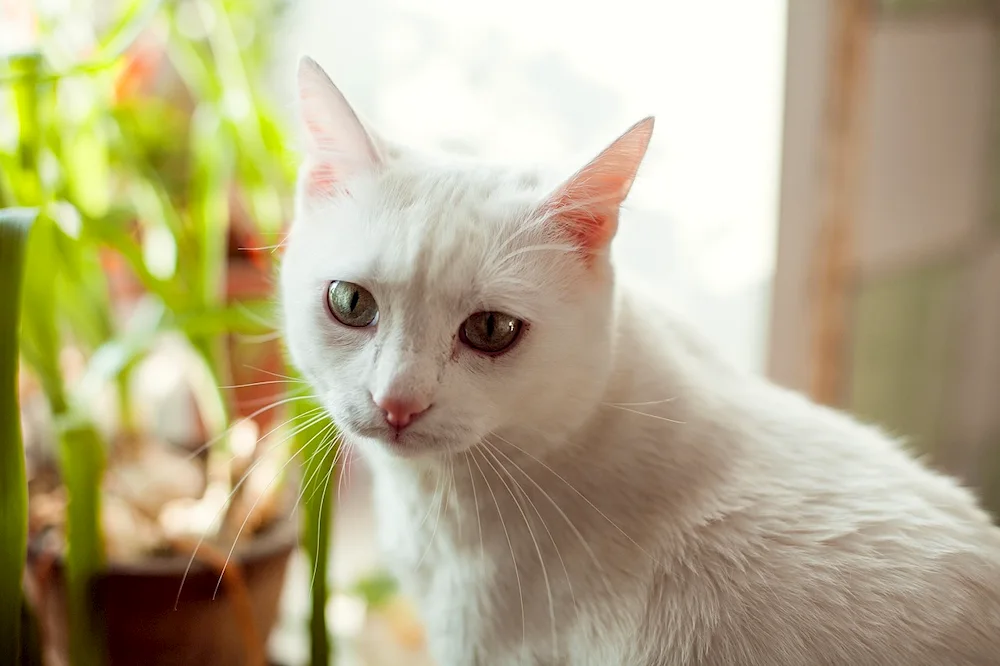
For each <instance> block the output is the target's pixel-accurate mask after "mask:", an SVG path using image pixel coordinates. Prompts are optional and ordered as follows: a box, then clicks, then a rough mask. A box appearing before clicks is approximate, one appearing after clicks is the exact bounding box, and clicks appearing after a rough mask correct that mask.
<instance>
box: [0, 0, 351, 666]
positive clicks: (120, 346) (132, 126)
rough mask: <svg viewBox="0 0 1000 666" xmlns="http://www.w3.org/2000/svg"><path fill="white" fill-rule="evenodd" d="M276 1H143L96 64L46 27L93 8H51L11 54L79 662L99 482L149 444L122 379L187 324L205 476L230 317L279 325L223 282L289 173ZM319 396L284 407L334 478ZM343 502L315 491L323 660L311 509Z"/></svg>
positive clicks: (320, 519) (220, 401) (19, 173)
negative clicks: (277, 76)
mask: <svg viewBox="0 0 1000 666" xmlns="http://www.w3.org/2000/svg"><path fill="white" fill-rule="evenodd" d="M281 7H282V3H281V2H250V1H249V0H197V1H194V0H185V1H184V2H178V3H168V4H165V5H161V4H160V3H159V2H155V1H154V2H139V1H137V0H133V1H132V2H129V3H127V4H126V6H125V8H124V11H123V13H122V16H121V18H120V19H119V20H117V21H116V22H115V24H114V25H113V26H112V27H111V28H110V29H109V30H108V32H107V35H106V37H104V38H103V39H102V40H100V42H99V43H98V44H96V45H95V48H94V54H95V55H93V56H92V58H91V59H88V60H87V61H85V62H83V64H80V63H79V62H78V61H76V60H74V56H75V54H73V53H66V52H64V50H63V48H62V46H61V44H60V43H59V41H58V40H55V39H51V40H49V39H46V37H45V36H46V35H51V34H56V33H58V29H59V28H60V25H61V24H62V23H64V22H68V21H74V20H76V21H78V20H80V17H79V16H73V15H71V14H60V15H58V16H40V17H39V18H40V24H41V26H42V36H43V37H42V39H41V42H40V44H39V47H40V48H39V50H37V51H35V52H31V53H25V54H19V55H16V56H12V57H9V58H7V59H6V60H5V61H0V126H4V125H5V126H7V127H11V126H13V127H15V128H16V130H17V134H16V137H14V138H13V140H12V141H11V142H10V143H7V144H5V143H4V136H3V134H2V133H0V206H15V205H16V206H32V207H36V208H37V209H38V220H37V222H36V224H35V230H34V231H33V232H32V233H33V240H32V243H31V247H30V250H29V256H28V257H27V264H28V266H29V267H30V268H31V270H29V271H28V273H27V277H26V280H25V285H24V293H25V307H24V308H23V312H22V316H23V321H22V326H21V328H22V335H21V354H22V358H23V360H24V361H25V362H26V365H27V366H28V367H30V368H31V370H32V372H33V374H34V375H35V376H36V377H37V378H38V380H39V383H40V384H41V386H42V388H43V391H44V393H45V395H46V398H47V402H48V404H49V406H50V408H51V411H52V413H53V417H54V421H55V425H56V432H57V435H58V447H57V450H58V463H59V470H60V474H61V478H62V483H63V485H64V487H65V489H66V491H67V495H68V497H69V505H68V510H67V540H68V550H67V552H66V566H67V573H68V582H69V601H70V613H69V617H70V621H71V626H70V633H71V654H72V656H73V660H74V664H87V663H99V662H100V655H101V652H102V650H101V646H100V643H99V633H98V632H95V631H93V627H90V626H88V624H87V618H88V617H89V616H90V613H89V609H88V598H87V591H88V585H89V584H90V581H91V580H92V578H93V576H94V575H95V574H96V573H98V572H99V571H100V570H101V569H102V567H103V566H104V539H103V535H102V533H101V528H100V516H101V505H100V499H101V493H100V489H101V482H102V477H103V475H104V470H105V467H106V465H107V464H108V461H107V457H108V455H109V454H110V455H111V456H112V457H113V456H115V455H116V453H119V452H120V451H119V448H120V447H122V446H125V447H128V446H142V438H141V437H140V436H139V435H140V433H138V432H137V430H138V428H139V426H138V425H137V424H136V423H135V418H134V417H135V409H134V405H132V404H131V397H130V396H131V393H130V391H129V386H130V384H131V382H132V372H133V370H134V368H135V367H136V365H137V364H138V363H139V361H140V360H141V359H142V358H143V357H144V355H145V354H146V353H147V352H148V351H149V350H150V349H151V348H152V347H153V345H154V344H155V343H156V341H157V340H159V339H160V338H161V337H162V336H163V335H165V334H168V333H173V334H180V335H181V336H182V337H183V338H184V339H185V340H187V342H188V343H189V345H190V347H191V349H193V350H194V351H195V352H196V353H197V354H198V356H199V357H200V358H201V360H202V362H203V365H204V368H205V370H206V372H207V374H208V375H209V376H210V377H211V378H212V382H211V384H212V385H211V386H209V387H208V390H205V391H201V392H200V393H199V394H198V397H199V400H198V402H199V412H200V414H201V416H202V418H203V419H204V421H205V422H206V425H207V429H208V431H209V434H210V435H217V436H218V437H219V438H220V440H221V445H220V446H217V447H213V449H212V450H211V452H210V454H209V455H210V461H209V463H208V465H207V466H206V467H207V469H208V470H209V473H210V474H211V473H213V470H219V469H221V470H222V473H223V475H224V476H225V475H226V474H228V473H229V471H230V470H229V468H228V466H227V463H228V460H229V458H230V457H231V453H230V452H229V451H227V450H226V438H225V437H224V436H223V435H224V433H225V432H226V430H227V427H228V426H229V424H230V422H231V421H232V414H231V411H230V404H229V401H228V400H227V396H226V395H225V393H224V391H223V389H222V388H219V387H222V386H224V385H226V384H227V383H229V382H228V380H227V377H228V375H229V367H228V358H227V354H226V349H225V348H224V347H223V344H222V343H223V341H224V340H225V336H227V335H229V334H232V333H234V332H235V333H243V334H251V335H258V334H262V333H266V332H269V329H270V327H269V326H268V324H267V321H266V320H267V313H268V311H269V308H270V305H269V303H268V302H267V299H266V298H261V299H259V300H245V299H244V300H242V301H240V302H235V303H234V302H231V301H230V299H229V298H228V297H227V293H226V273H227V262H228V261H229V258H228V250H229V242H230V237H231V235H232V233H233V229H232V228H231V222H232V221H233V220H234V219H239V218H240V217H241V216H242V217H246V218H249V220H250V221H251V224H250V226H249V229H244V230H243V231H249V232H250V233H251V234H254V235H256V236H266V235H267V234H276V233H278V232H279V231H280V229H281V227H282V223H283V221H284V218H285V217H286V215H287V207H286V203H287V202H286V199H287V196H288V194H289V192H290V189H291V187H290V186H291V182H292V179H293V175H294V166H293V164H292V161H291V160H290V156H289V154H288V152H287V150H286V146H285V143H286V142H285V137H284V133H283V131H282V128H281V123H280V122H279V121H278V118H277V116H276V114H275V112H274V110H273V109H272V107H271V104H270V103H269V98H268V95H267V92H266V90H265V89H264V86H263V83H262V80H263V76H262V70H263V67H264V65H265V64H266V62H267V60H268V56H269V51H268V44H267V40H266V39H264V37H265V36H266V34H264V31H260V30H258V29H259V28H260V27H262V26H265V25H267V23H268V21H269V19H270V18H271V17H273V16H274V15H275V14H276V13H277V12H278V11H280V9H281ZM192 12H193V13H192ZM206 13H207V14H211V20H205V19H206V15H207V14H206ZM150 30H156V31H157V32H158V34H160V35H163V36H166V39H165V40H162V42H160V41H154V43H153V44H152V46H149V45H148V44H146V43H144V42H143V40H142V36H143V35H144V34H147V33H148V32H149V31H150ZM248 30H249V31H250V34H249V35H248ZM254 31H256V32H257V34H253V33H254ZM152 71H156V72H161V73H162V72H163V71H167V72H168V73H170V74H172V75H174V76H173V78H172V79H170V80H171V82H170V83H169V84H168V86H169V87H168V89H167V90H158V91H153V92H150V91H149V90H148V88H149V87H150V86H152V85H153V83H152V78H153V77H152V76H151V72H152ZM243 211H245V212H246V215H244V214H243ZM109 258H110V259H113V262H112V263H109V261H108V260H109ZM263 258H264V259H268V258H269V257H268V256H266V255H265V256H264V257H263ZM117 264H124V265H125V266H126V267H127V270H126V271H125V273H124V274H125V275H126V276H127V278H128V279H129V280H134V281H135V282H136V283H137V286H138V288H139V295H138V296H137V299H138V302H137V303H136V304H135V307H131V308H128V309H127V311H125V312H123V311H122V308H121V307H120V306H121V304H120V303H119V302H118V300H117V299H116V295H115V293H114V288H115V280H116V279H117V278H116V277H114V276H116V275H120V274H121V271H117V272H116V269H113V266H115V265H117ZM109 275H111V277H109ZM66 348H72V349H74V350H76V351H78V352H80V353H81V354H82V355H83V357H84V358H85V359H86V361H87V364H86V368H85V370H84V372H83V373H82V376H79V377H75V378H71V379H70V380H67V378H66V377H65V374H64V368H63V367H61V365H60V358H61V352H62V351H63V350H64V349H66ZM107 384H110V385H113V386H115V387H117V391H116V393H117V396H118V401H119V405H118V410H117V412H118V414H119V418H118V433H119V435H121V437H118V438H116V441H105V440H104V438H103V437H102V436H101V434H100V433H99V431H98V429H97V428H95V427H94V425H93V420H94V418H93V415H94V410H95V409H96V406H95V405H94V402H93V395H94V394H95V389H96V388H98V387H101V386H104V385H107ZM294 404H295V403H293V406H294ZM302 404H304V401H303V403H302ZM309 414H313V415H314V414H315V412H309V413H308V414H307V413H306V412H304V411H302V410H299V411H297V412H295V413H294V415H293V417H292V419H290V422H292V423H295V422H296V418H298V419H301V421H299V424H300V425H301V426H303V427H302V428H300V429H299V430H298V432H297V433H294V435H295V444H293V445H292V447H291V448H292V449H293V450H296V451H301V452H303V455H304V456H305V459H306V460H307V461H309V462H308V463H307V465H306V469H305V472H304V475H305V478H309V479H316V480H317V481H319V480H324V481H326V480H329V478H330V476H331V475H332V465H333V463H334V459H335V456H334V455H333V454H330V455H325V454H326V453H330V451H328V450H325V449H324V448H323V447H324V446H326V444H327V443H328V442H327V437H328V436H329V435H330V434H331V433H332V425H330V424H328V423H327V422H326V421H325V420H323V419H320V418H308V415H309ZM118 440H120V441H118ZM229 481H230V483H231V484H232V485H233V491H234V493H237V494H238V493H240V492H242V490H241V487H240V485H241V484H240V483H238V482H236V481H235V480H229ZM331 506H332V495H331V494H329V493H327V492H326V491H325V488H324V489H323V491H322V492H319V493H315V492H310V493H307V494H306V497H305V500H304V508H305V511H304V516H303V521H304V523H303V524H304V526H305V530H304V532H305V537H304V541H303V545H304V547H305V548H306V550H307V553H308V554H309V556H310V557H311V558H312V561H313V562H314V563H315V566H314V568H315V570H316V576H314V582H313V594H314V601H313V613H314V614H313V621H312V624H313V640H312V650H313V663H316V664H319V663H326V657H327V656H328V654H329V637H328V635H327V632H326V624H325V616H324V608H325V605H326V603H325V602H326V597H327V589H326V587H327V583H326V559H327V553H328V538H329V537H328V535H329V533H330V529H329V528H328V527H323V528H322V529H317V526H320V525H325V524H326V523H328V522H329V518H330V514H331ZM4 507H7V505H6V504H5V505H4ZM10 508H11V509H16V508H17V505H16V504H14V503H12V504H11V505H10ZM5 524H6V523H5ZM18 552H21V553H22V554H23V548H20V549H18ZM13 570H14V567H13V566H11V568H10V570H9V571H8V570H7V569H6V568H5V569H4V571H5V572H7V573H10V572H13Z"/></svg>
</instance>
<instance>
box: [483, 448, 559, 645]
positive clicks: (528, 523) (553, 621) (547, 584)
mask: <svg viewBox="0 0 1000 666" xmlns="http://www.w3.org/2000/svg"><path fill="white" fill-rule="evenodd" d="M483 443H484V444H485V445H486V448H484V449H483V452H484V453H486V454H488V455H489V456H490V457H491V458H493V460H494V461H495V462H496V466H494V465H493V463H492V462H490V459H489V458H484V460H486V462H487V463H488V464H489V466H490V467H493V471H494V472H496V473H497V476H498V478H499V479H500V482H501V483H503V485H504V487H505V488H506V489H507V492H508V493H510V498H511V499H512V500H514V506H515V507H517V510H518V512H519V513H520V514H521V518H522V519H523V520H524V525H525V527H527V528H528V535H529V536H530V537H531V542H532V543H533V544H534V546H535V553H536V554H537V555H538V563H539V564H540V565H541V567H542V580H543V581H545V593H546V595H547V596H548V600H549V621H550V622H551V624H552V649H553V650H558V647H557V646H558V644H559V643H558V639H557V634H556V610H555V603H554V602H553V599H552V585H551V583H550V582H549V572H548V569H547V568H546V566H545V558H544V557H543V556H542V549H541V547H540V546H539V545H538V539H536V538H535V531H534V530H533V529H531V521H529V520H528V515H527V514H526V513H525V512H524V509H523V508H521V503H520V502H518V501H517V497H516V496H515V495H514V491H513V490H512V489H511V487H510V486H509V485H508V484H507V481H506V480H504V478H503V475H502V474H500V470H503V472H504V473H505V474H506V475H507V477H508V478H509V479H510V480H511V481H512V482H513V483H514V486H515V487H516V488H517V489H518V490H519V491H520V493H521V495H523V496H524V497H525V498H526V499H528V501H530V500H531V498H529V497H528V496H527V494H526V493H525V492H524V489H523V488H522V487H521V484H519V483H518V482H517V480H516V479H515V478H514V476H513V475H512V474H511V473H510V472H509V471H508V470H507V468H506V467H504V466H503V463H501V462H500V459H499V458H497V457H496V456H495V455H494V454H493V452H492V451H491V450H490V446H491V444H490V442H489V441H487V440H485V439H484V440H483ZM493 448H496V447H495V446H494V447H493ZM498 468H499V469H498ZM535 513H538V510H537V509H535ZM551 536H552V535H551V533H550V534H549V537H550V538H551ZM567 575H568V574H567ZM554 656H555V658H556V659H557V660H558V656H556V655H554Z"/></svg>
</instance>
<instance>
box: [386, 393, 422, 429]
mask: <svg viewBox="0 0 1000 666" xmlns="http://www.w3.org/2000/svg"><path fill="white" fill-rule="evenodd" d="M375 404H376V405H378V406H379V408H381V410H382V411H383V412H384V413H385V420H386V423H388V424H389V425H391V426H392V427H393V428H395V429H396V430H402V429H403V428H405V427H406V426H408V425H410V424H411V423H413V422H414V421H416V420H417V419H418V418H420V416H422V415H423V414H424V413H425V412H426V411H427V410H428V409H430V404H428V403H426V402H422V401H420V400H417V399H416V398H395V397H391V396H387V397H384V398H375Z"/></svg>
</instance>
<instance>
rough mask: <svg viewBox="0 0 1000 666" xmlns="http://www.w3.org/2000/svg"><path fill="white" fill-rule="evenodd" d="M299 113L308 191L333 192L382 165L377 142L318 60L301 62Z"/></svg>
mask: <svg viewBox="0 0 1000 666" xmlns="http://www.w3.org/2000/svg"><path fill="white" fill-rule="evenodd" d="M299 113H300V116H301V118H302V123H303V124H304V126H305V130H306V134H307V138H308V141H309V146H308V156H307V159H306V166H305V173H304V174H303V179H304V184H305V187H306V191H307V192H309V193H311V194H331V193H332V192H334V191H335V190H336V189H337V187H338V184H339V182H340V181H342V180H343V179H344V178H347V177H349V176H352V175H356V174H358V173H362V172H364V171H367V170H371V169H374V168H375V167H377V166H378V164H379V153H378V149H377V148H376V145H375V142H374V141H373V140H372V137H371V136H369V134H368V132H367V131H366V130H365V127H364V125H362V123H361V121H360V120H359V119H358V116H357V114H355V113H354V110H353V109H352V108H351V105H350V104H348V103H347V99H346V98H345V97H344V95H343V93H341V92H340V90H338V89H337V86H335V85H334V84H333V81H331V80H330V77H329V76H327V75H326V72H324V71H323V68H321V67H320V66H319V65H318V64H317V63H316V61H315V60H313V59H312V58H309V57H303V58H302V59H301V60H300V61H299Z"/></svg>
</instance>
